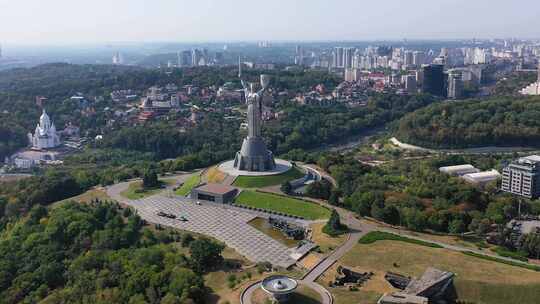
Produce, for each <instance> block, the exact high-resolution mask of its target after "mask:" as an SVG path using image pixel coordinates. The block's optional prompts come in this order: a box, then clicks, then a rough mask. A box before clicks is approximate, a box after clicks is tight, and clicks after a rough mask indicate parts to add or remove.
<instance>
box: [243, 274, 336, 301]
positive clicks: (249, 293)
mask: <svg viewBox="0 0 540 304" xmlns="http://www.w3.org/2000/svg"><path fill="white" fill-rule="evenodd" d="M298 284H299V285H303V286H306V287H308V288H311V289H313V290H314V291H316V292H317V293H318V294H319V296H320V297H321V304H332V303H333V302H334V299H333V298H332V295H331V294H330V292H329V291H328V290H326V288H324V287H322V286H321V285H319V284H317V283H315V282H310V281H306V280H299V281H298ZM260 287H261V281H257V282H255V283H253V284H251V285H249V286H248V287H247V288H246V289H244V291H242V294H240V304H252V302H251V299H252V298H253V294H254V293H255V291H257V289H259V288H260Z"/></svg>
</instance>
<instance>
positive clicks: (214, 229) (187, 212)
mask: <svg viewBox="0 0 540 304" xmlns="http://www.w3.org/2000/svg"><path fill="white" fill-rule="evenodd" d="M123 202H124V203H126V204H128V205H130V206H132V207H134V208H135V209H137V212H138V214H139V215H140V216H141V217H142V218H143V219H145V220H147V221H149V222H152V223H156V224H161V225H165V226H170V227H174V228H178V229H182V230H187V231H192V232H196V233H200V234H204V235H208V236H211V237H214V238H216V239H218V240H220V241H222V242H224V243H226V244H227V246H229V247H231V248H234V249H235V250H236V251H238V252H239V253H240V254H242V255H244V256H245V257H246V258H248V259H249V260H251V261H254V262H265V261H268V262H270V263H272V264H273V265H276V266H280V267H285V268H287V267H289V266H291V265H293V264H294V263H296V259H295V258H293V257H291V255H292V256H294V257H297V253H296V250H295V249H294V248H291V249H290V248H287V247H286V246H284V245H282V244H281V243H279V242H278V241H276V240H274V239H272V238H271V237H269V236H267V235H266V234H264V233H262V232H260V231H259V230H257V229H255V228H254V227H252V226H250V225H248V222H249V221H251V220H252V219H254V218H256V217H257V216H258V214H257V213H256V212H250V211H247V210H243V209H240V208H237V207H233V206H229V205H218V204H214V203H208V202H204V203H202V204H201V205H197V204H196V203H195V202H193V201H192V200H191V199H189V198H184V197H179V196H170V197H169V196H165V195H155V196H151V197H148V198H144V199H140V200H133V201H128V200H124V201H123ZM159 211H163V212H165V213H172V214H174V215H176V216H177V218H176V219H170V218H166V217H161V216H158V215H157V213H158V212H159ZM181 216H183V217H185V218H186V219H187V221H185V222H183V221H181V220H179V218H180V217H181Z"/></svg>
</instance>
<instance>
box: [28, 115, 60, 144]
mask: <svg viewBox="0 0 540 304" xmlns="http://www.w3.org/2000/svg"><path fill="white" fill-rule="evenodd" d="M28 140H29V142H30V145H31V146H32V148H34V149H51V148H55V147H58V146H60V144H61V143H60V136H59V135H58V133H57V132H56V127H55V126H54V122H52V121H51V119H50V118H49V115H47V112H45V109H43V113H42V114H41V116H40V117H39V123H38V124H37V126H36V131H35V132H34V134H32V133H28Z"/></svg>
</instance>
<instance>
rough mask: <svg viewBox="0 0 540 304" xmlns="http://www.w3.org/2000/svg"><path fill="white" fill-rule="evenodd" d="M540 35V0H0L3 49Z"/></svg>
mask: <svg viewBox="0 0 540 304" xmlns="http://www.w3.org/2000/svg"><path fill="white" fill-rule="evenodd" d="M510 36H512V37H524V38H528V37H531V38H536V37H539V36H540V3H539V0H510V1H509V0H382V1H381V0H370V1H367V0H326V1H323V0H267V1H259V0H0V42H3V43H13V44H58V43H62V44H64V43H69V44H71V43H81V42H90V43H92V42H124V41H146V42H150V41H189V42H194V41H233V40H234V41H237V40H244V41H248V40H372V39H395V38H397V39H401V38H409V39H417V38H444V39H446V38H449V39H452V38H472V37H477V38H493V37H510Z"/></svg>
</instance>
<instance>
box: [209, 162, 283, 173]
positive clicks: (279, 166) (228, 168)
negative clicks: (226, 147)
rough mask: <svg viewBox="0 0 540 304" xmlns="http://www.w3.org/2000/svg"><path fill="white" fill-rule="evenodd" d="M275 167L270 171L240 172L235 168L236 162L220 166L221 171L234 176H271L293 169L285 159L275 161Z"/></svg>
mask: <svg viewBox="0 0 540 304" xmlns="http://www.w3.org/2000/svg"><path fill="white" fill-rule="evenodd" d="M275 163H276V165H275V167H274V168H273V169H271V170H269V171H247V170H238V169H236V168H235V167H234V160H230V161H226V162H224V163H222V164H221V165H219V166H218V169H219V171H221V172H223V173H226V174H228V175H232V176H269V175H277V174H281V173H285V172H287V171H289V170H290V169H291V168H292V164H291V163H290V162H288V161H286V160H283V159H276V160H275Z"/></svg>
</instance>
